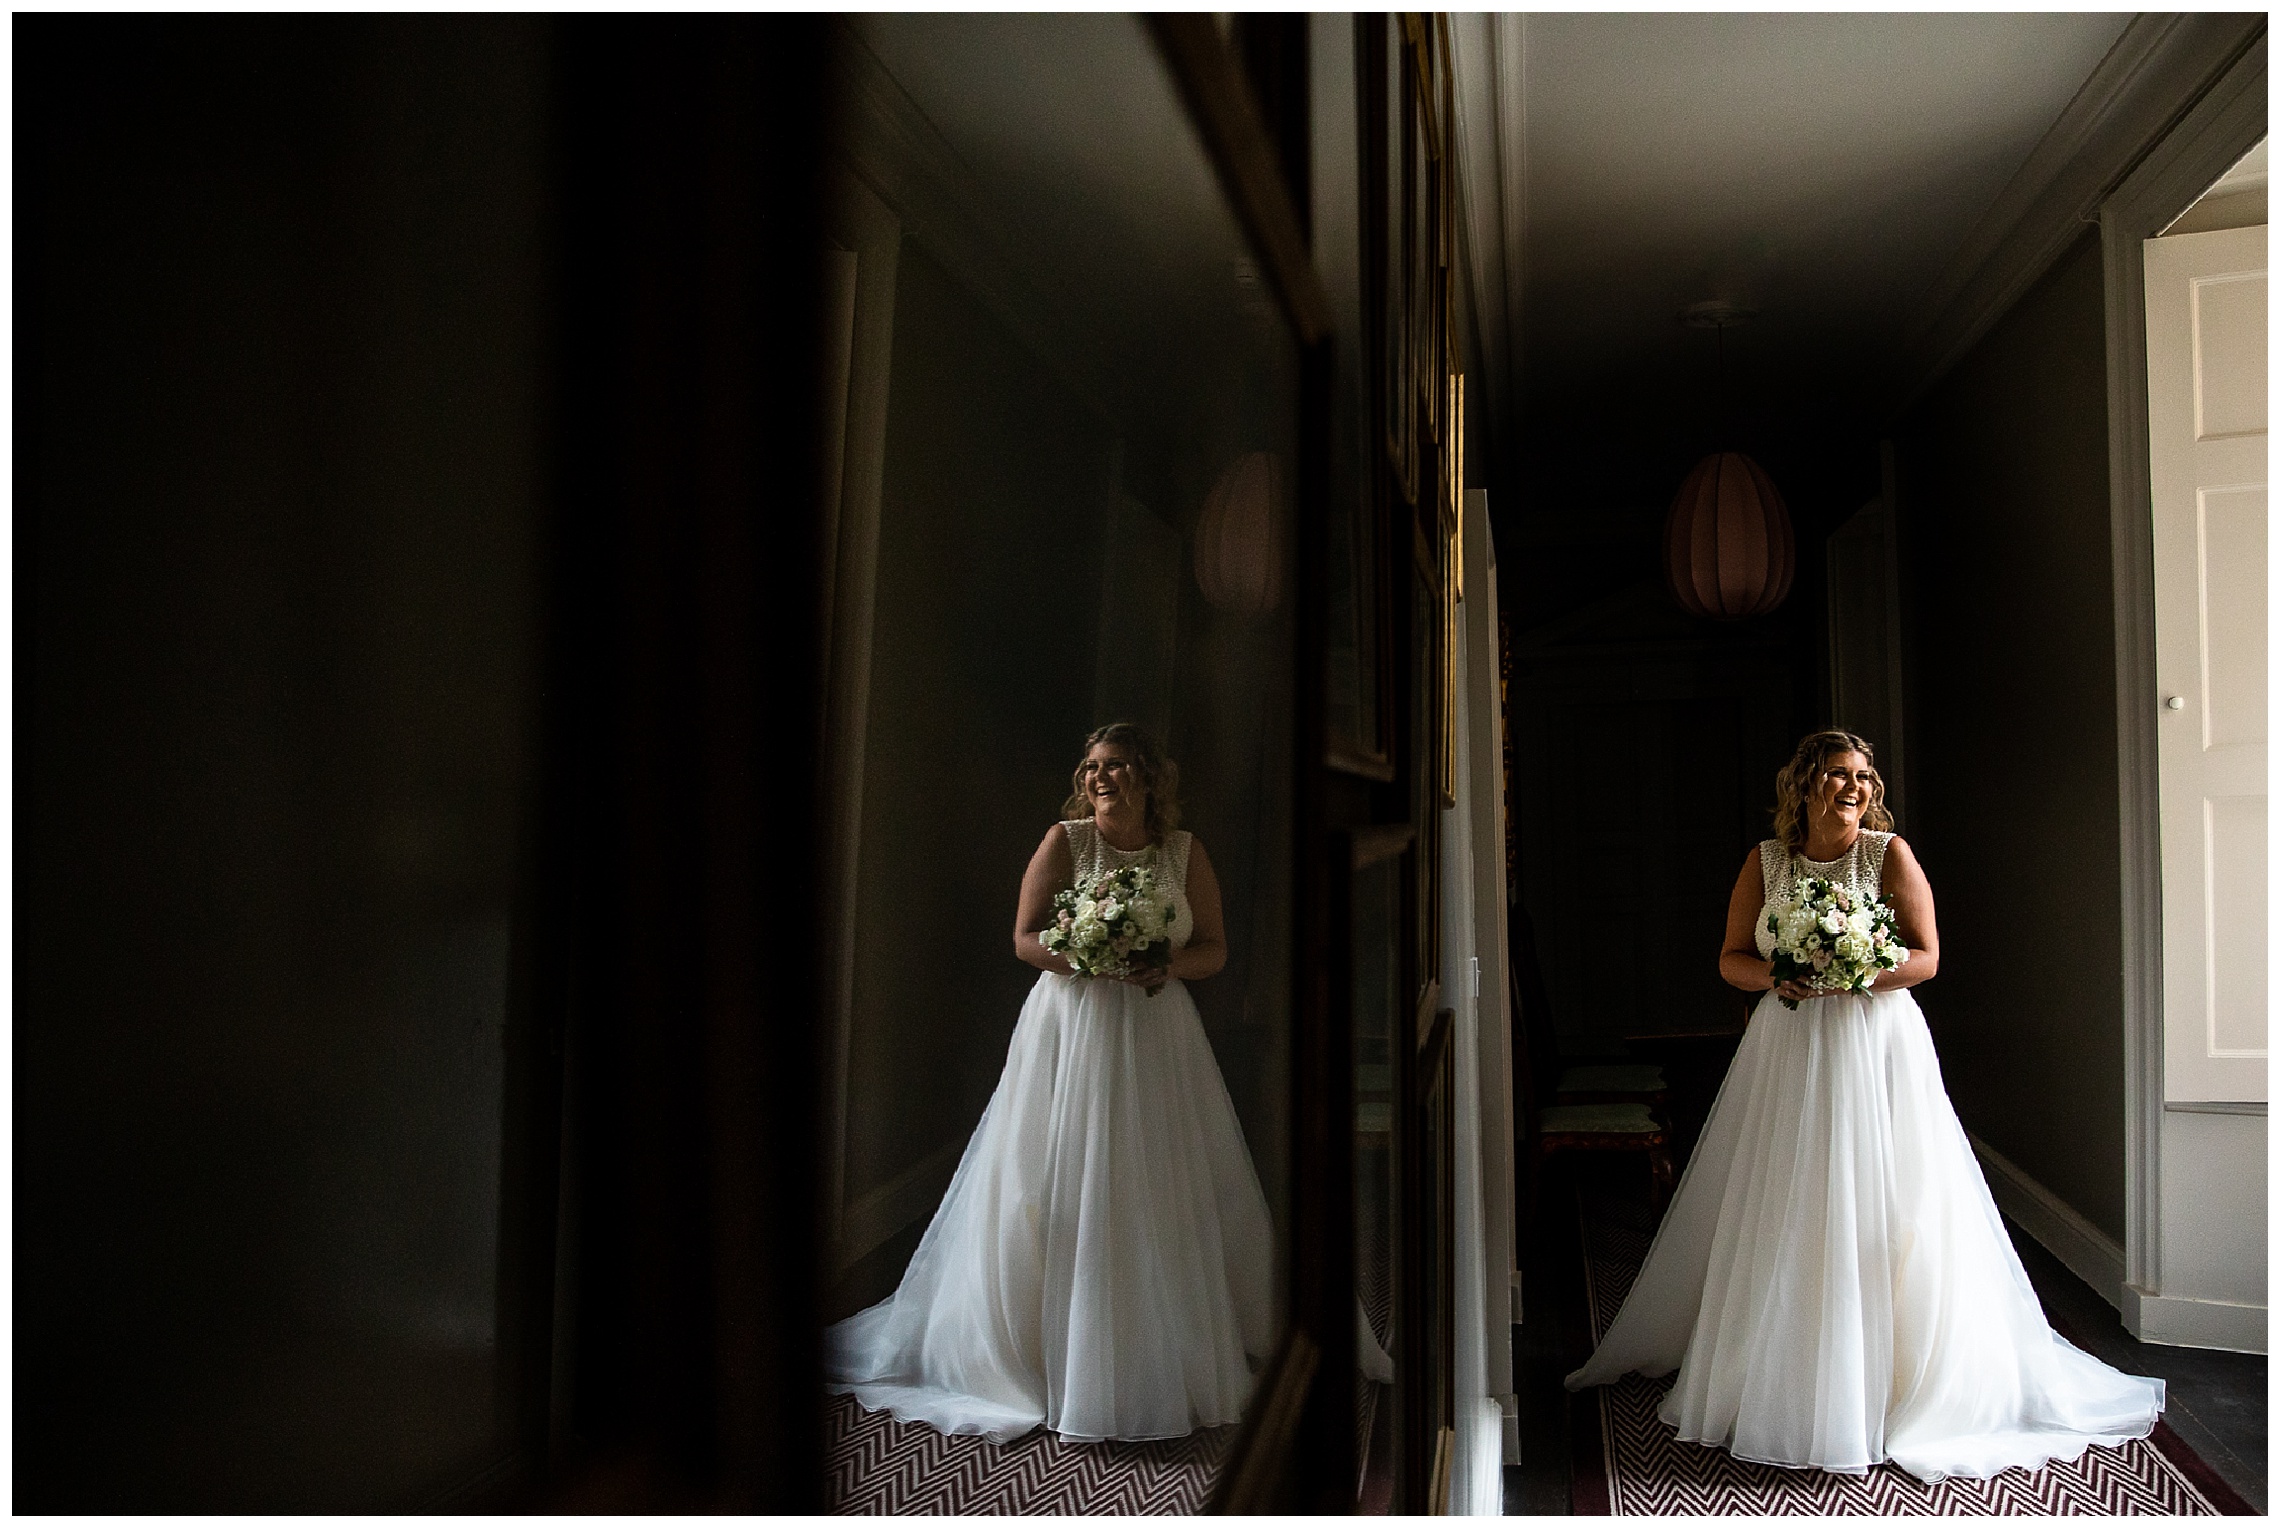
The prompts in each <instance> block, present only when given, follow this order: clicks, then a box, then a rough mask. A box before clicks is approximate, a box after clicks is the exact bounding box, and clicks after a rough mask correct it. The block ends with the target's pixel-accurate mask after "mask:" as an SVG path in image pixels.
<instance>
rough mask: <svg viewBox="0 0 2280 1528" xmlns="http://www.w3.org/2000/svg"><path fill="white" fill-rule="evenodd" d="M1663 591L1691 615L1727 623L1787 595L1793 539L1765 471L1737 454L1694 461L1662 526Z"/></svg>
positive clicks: (1724, 453)
mask: <svg viewBox="0 0 2280 1528" xmlns="http://www.w3.org/2000/svg"><path fill="white" fill-rule="evenodd" d="M1663 556H1664V559H1665V561H1666V563H1667V565H1668V572H1669V574H1670V587H1671V592H1672V593H1674V594H1676V595H1677V596H1678V602H1679V603H1680V604H1681V605H1683V606H1685V607H1686V609H1687V611H1688V612H1689V613H1690V614H1693V615H1699V616H1707V617H1709V618H1710V619H1712V620H1718V621H1735V620H1740V619H1741V618H1743V617H1744V616H1753V615H1764V614H1765V613H1766V612H1768V611H1770V610H1773V609H1776V608H1777V607H1779V605H1780V604H1781V602H1782V601H1783V600H1784V599H1787V598H1788V597H1789V583H1790V580H1791V579H1792V578H1793V577H1794V576H1795V574H1796V572H1797V537H1796V534H1795V533H1794V532H1793V531H1792V530H1791V529H1790V526H1789V510H1788V509H1787V508H1786V507H1785V506H1784V505H1783V504H1782V502H1781V495H1780V494H1779V493H1777V492H1775V491H1774V486H1773V480H1772V479H1771V478H1769V477H1767V476H1766V475H1765V469H1764V468H1762V467H1760V466H1759V465H1758V464H1757V463H1756V462H1753V461H1751V460H1750V459H1749V458H1748V457H1746V456H1744V455H1742V454H1741V453H1740V452H1739V451H1720V452H1718V453H1716V454H1714V455H1711V456H1705V457H1704V458H1702V460H1701V461H1699V462H1696V463H1695V464H1694V470H1693V471H1692V472H1689V473H1688V474H1687V475H1686V481H1685V482H1684V483H1681V484H1680V485H1679V488H1678V497H1677V498H1675V499H1673V500H1672V501H1671V506H1670V518H1669V519H1668V520H1667V521H1665V522H1664V524H1663Z"/></svg>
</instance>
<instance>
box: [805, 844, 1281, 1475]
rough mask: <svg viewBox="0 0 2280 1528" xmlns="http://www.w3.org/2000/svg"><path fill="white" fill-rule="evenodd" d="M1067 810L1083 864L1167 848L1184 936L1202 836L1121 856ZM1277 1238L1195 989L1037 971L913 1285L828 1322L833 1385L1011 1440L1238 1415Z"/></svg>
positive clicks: (1163, 872)
mask: <svg viewBox="0 0 2280 1528" xmlns="http://www.w3.org/2000/svg"><path fill="white" fill-rule="evenodd" d="M1062 826H1063V827H1064V828H1065V829H1066V830H1067V832H1068V835H1069V848H1070V851H1071V853H1072V855H1073V856H1074V858H1075V861H1076V873H1077V876H1078V877H1079V878H1085V877H1089V876H1092V875H1095V874H1098V873H1099V872H1100V871H1102V870H1104V869H1111V868H1116V867H1119V866H1123V865H1129V864H1134V863H1138V862H1142V861H1152V862H1153V863H1154V865H1155V868H1156V874H1157V882H1158V885H1159V886H1162V887H1164V888H1165V889H1167V890H1168V891H1169V892H1170V893H1171V894H1172V895H1173V897H1174V898H1175V899H1176V901H1175V905H1176V907H1177V908H1178V911H1179V916H1178V919H1177V920H1176V922H1175V923H1174V924H1173V926H1172V929H1171V934H1172V941H1173V944H1174V946H1175V947H1177V946H1180V945H1184V944H1186V943H1187V941H1188V938H1189V937H1190V935H1192V934H1193V932H1194V929H1195V918H1194V914H1193V912H1192V910H1191V909H1190V908H1189V906H1188V899H1187V858H1188V845H1189V844H1190V843H1191V842H1192V841H1193V840H1192V839H1191V838H1190V836H1189V835H1188V834H1186V833H1181V832H1175V833H1171V834H1168V835H1167V836H1166V839H1165V842H1164V843H1163V844H1162V845H1161V846H1160V847H1152V848H1149V849H1141V850H1135V851H1131V852H1126V851H1123V850H1119V849H1116V848H1114V847H1113V846H1111V845H1109V844H1107V843H1105V842H1103V841H1102V839H1101V837H1100V834H1099V833H1098V831H1097V830H1096V829H1095V828H1094V826H1093V824H1092V823H1090V822H1070V823H1064V824H1062ZM1273 1249H1274V1235H1273V1230H1272V1228H1271V1226H1270V1225H1269V1223H1268V1219H1267V1204H1266V1197H1265V1196H1264V1195H1263V1194H1262V1193H1261V1192H1260V1189H1259V1179H1258V1174H1257V1172H1256V1170H1255V1169H1254V1168H1253V1167H1252V1165H1251V1154H1250V1152H1249V1150H1248V1149H1247V1148H1246V1147H1245V1146H1244V1144H1243V1132H1242V1127H1241V1125H1240V1124H1238V1123H1237V1121H1236V1118H1235V1109H1234V1105H1233V1104H1232V1103H1231V1102H1230V1101H1229V1099H1228V1096H1227V1085H1226V1083H1225V1082H1224V1081H1223V1080H1222V1079H1221V1077H1220V1075H1219V1067H1218V1064H1217V1062H1216V1061H1215V1060H1214V1059H1213V1057H1212V1054H1211V1044H1210V1042H1209V1041H1208V1040H1207V1039H1206V1038H1205V1036H1204V1033H1203V1025H1202V1022H1201V1021H1200V1020H1199V1019H1198V1017H1197V1015H1196V1009H1195V1001H1194V999H1192V998H1190V997H1189V996H1188V993H1187V988H1186V987H1185V985H1183V984H1182V983H1181V982H1179V981H1177V980H1174V981H1169V982H1166V983H1165V984H1164V986H1163V987H1162V988H1161V989H1160V990H1159V991H1158V992H1157V993H1156V995H1155V996H1153V997H1151V996H1149V995H1148V994H1147V993H1146V992H1145V991H1143V990H1142V989H1140V988H1138V987H1135V986H1131V985H1129V984H1127V983H1124V982H1117V981H1103V980H1088V979H1082V978H1078V977H1073V976H1060V975H1056V974H1054V973H1052V972H1044V973H1041V974H1040V975H1039V976H1038V978H1037V984H1036V985H1035V986H1034V987H1032V988H1031V989H1030V993H1029V999H1028V1001H1027V1002H1026V1003H1025V1004H1024V1005H1023V1006H1022V1010H1021V1020H1020V1022H1019V1023H1018V1024H1017V1025H1016V1026H1015V1028H1014V1032H1013V1043H1012V1045H1011V1047H1010V1048H1009V1050H1008V1053H1007V1055H1006V1061H1005V1071H1004V1073H1003V1075H1002V1076H1000V1078H999V1079H998V1085H997V1092H996V1093H995V1094H993V1095H992V1096H991V1098H990V1102H989V1107H988V1108H987V1109H985V1110H984V1111H983V1113H982V1120H981V1123H980V1124H979V1125H977V1126H975V1127H974V1134H973V1137H972V1139H970V1140H969V1141H968V1142H967V1143H966V1154H965V1156H964V1158H963V1159H961V1160H960V1162H959V1163H958V1171H957V1175H956V1176H955V1177H953V1178H952V1179H951V1180H950V1188H949V1191H948V1192H947V1193H945V1194H944V1195H943V1198H942V1204H941V1207H940V1208H939V1209H937V1210H936V1211H935V1213H934V1222H933V1224H931V1225H929V1226H928V1227H927V1228H926V1236H925V1238H924V1239H923V1240H922V1241H920V1243H919V1244H918V1251H917V1252H916V1253H915V1254H913V1255H912V1257H911V1261H910V1267H909V1268H908V1270H906V1271H905V1272H904V1274H903V1279H902V1285H901V1287H900V1288H898V1289H897V1290H896V1291H895V1293H894V1294H893V1295H892V1296H890V1297H889V1298H888V1299H886V1300H884V1301H882V1302H880V1303H879V1304H877V1305H874V1306H872V1307H871V1308H870V1309H869V1310H866V1311H864V1312H862V1313H861V1314H859V1315H855V1316H851V1317H849V1318H848V1319H847V1320H845V1321H842V1322H840V1323H838V1324H837V1325H836V1326H833V1327H832V1328H831V1329H830V1331H829V1332H828V1334H827V1336H826V1371H827V1378H828V1380H829V1382H830V1388H831V1389H833V1390H835V1391H845V1392H849V1393H852V1394H853V1395H854V1397H855V1398H856V1400H858V1401H860V1402H861V1403H862V1404H863V1405H864V1406H866V1407H868V1408H869V1409H871V1410H873V1411H879V1410H885V1411H891V1412H892V1413H893V1414H894V1415H896V1416H897V1417H900V1418H902V1419H903V1420H904V1421H906V1422H924V1423H926V1424H927V1425H928V1426H930V1427H933V1428H936V1429H937V1430H939V1431H941V1432H945V1433H978V1434H981V1435H984V1436H986V1437H989V1438H993V1439H996V1440H998V1441H1000V1442H1003V1441H1005V1440H1008V1439H1011V1438H1016V1437H1019V1436H1020V1435H1022V1434H1023V1433H1026V1432H1028V1431H1030V1430H1031V1429H1032V1428H1034V1427H1036V1426H1038V1425H1039V1424H1040V1423H1042V1424H1043V1425H1045V1426H1047V1427H1050V1428H1052V1429H1053V1430H1054V1431H1055V1432H1057V1433H1059V1434H1061V1435H1062V1436H1063V1437H1065V1438H1070V1439H1076V1440H1095V1439H1102V1438H1171V1437H1179V1436H1182V1435H1184V1434H1187V1433H1189V1432H1192V1431H1194V1430H1195V1429H1196V1428H1198V1427H1210V1426H1215V1425H1217V1424H1219V1423H1223V1422H1234V1421H1237V1420H1239V1419H1240V1418H1241V1416H1242V1410H1243V1402H1244V1400H1245V1398H1246V1397H1247V1396H1248V1395H1249V1394H1250V1390H1251V1376H1252V1360H1254V1359H1260V1358H1263V1357H1264V1356H1265V1354H1266V1350H1267V1343H1268V1338H1269V1336H1270V1332H1269V1324H1270V1321H1271V1319H1272V1295H1271V1284H1270V1282H1269V1281H1270V1279H1271V1277H1272V1264H1273Z"/></svg>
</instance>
